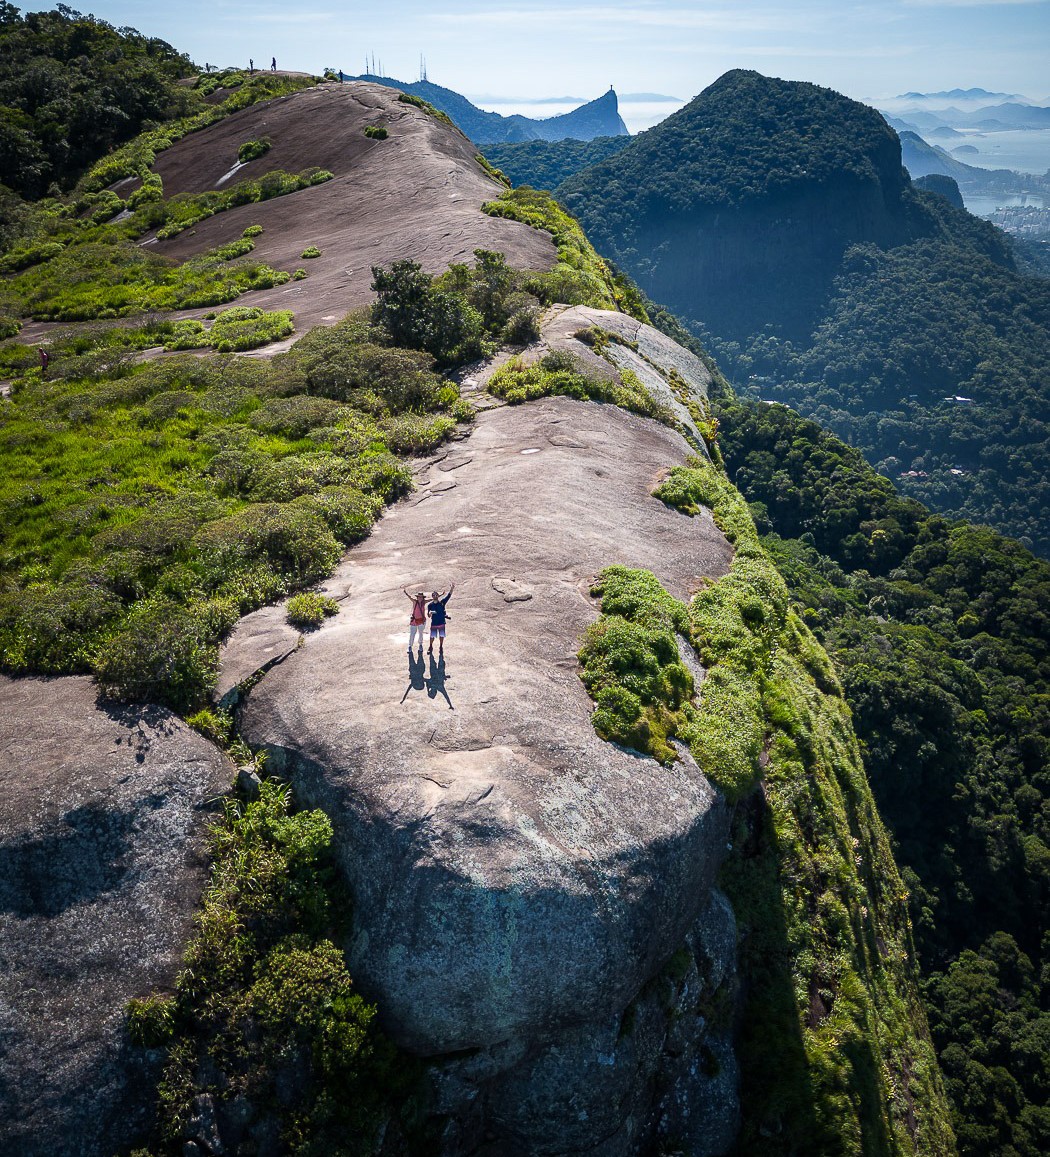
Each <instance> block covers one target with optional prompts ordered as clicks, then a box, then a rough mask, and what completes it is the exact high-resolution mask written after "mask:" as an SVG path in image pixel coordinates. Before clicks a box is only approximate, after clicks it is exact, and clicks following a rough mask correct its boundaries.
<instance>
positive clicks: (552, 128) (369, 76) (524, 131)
mask: <svg viewBox="0 0 1050 1157" xmlns="http://www.w3.org/2000/svg"><path fill="white" fill-rule="evenodd" d="M350 79H351V80H367V81H372V82H373V83H375V84H385V85H386V86H387V87H388V88H396V89H400V90H401V92H407V93H411V94H412V95H413V96H420V97H422V98H423V99H424V100H426V101H429V102H430V103H431V104H432V105H433V106H434V107H435V108H438V109H440V110H441V111H442V112H443V113H445V115H446V116H449V117H451V118H452V120H453V121H455V123H456V125H457V126H458V127H459V128H460V129H462V130H463V132H464V133H466V135H467V136H468V137H470V139H471V140H472V141H474V143H475V144H479V145H481V144H489V143H491V142H494V141H560V140H565V139H566V138H572V139H574V140H579V141H590V140H593V139H594V138H595V137H626V136H629V135H630V134H629V133H628V130H627V126H626V125H625V124H624V123H623V119H622V118H621V116H620V110H619V103H618V102H617V99H616V93H615V92H614V91H613V89H612V88H611V87H610V89H609V91H608V92H607V93H604V94H603V95H602V96H600V97H598V98H597V99H596V100H592V101H589V102H588V103H587V104H583V105H580V107H579V108H575V109H573V110H572V111H571V112H567V113H563V114H562V115H561V116H555V117H544V118H539V119H538V118H533V117H526V116H520V115H515V116H509V117H505V116H501V115H500V114H499V113H495V112H486V111H485V110H484V109H481V108H478V106H477V105H476V104H472V103H471V102H470V101H469V100H467V98H466V97H465V96H463V95H462V94H461V93H458V92H455V91H454V90H453V89H451V88H444V87H443V86H442V85H440V84H434V83H433V82H432V81H429V80H414V81H404V80H397V79H395V78H394V77H392V76H378V75H376V74H374V73H364V74H362V75H361V76H354V77H350Z"/></svg>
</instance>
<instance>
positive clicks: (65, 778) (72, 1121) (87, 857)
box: [0, 678, 232, 1157]
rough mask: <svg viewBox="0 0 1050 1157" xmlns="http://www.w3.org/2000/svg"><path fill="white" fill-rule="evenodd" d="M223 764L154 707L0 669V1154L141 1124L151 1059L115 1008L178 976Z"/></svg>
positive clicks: (81, 1155) (111, 1142)
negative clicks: (103, 698)
mask: <svg viewBox="0 0 1050 1157" xmlns="http://www.w3.org/2000/svg"><path fill="white" fill-rule="evenodd" d="M231 773H232V769H231V768H230V767H229V766H228V765H227V762H226V760H225V758H224V757H223V756H222V755H221V753H220V752H219V751H218V750H217V749H216V748H215V747H213V746H212V745H211V744H210V743H208V742H207V741H206V740H205V739H203V738H202V737H201V736H200V735H198V734H197V733H196V732H194V731H192V730H191V729H190V728H189V727H187V726H186V725H185V724H184V723H183V722H182V721H181V720H179V719H178V718H177V717H175V716H174V715H172V714H171V713H170V712H168V711H166V710H163V709H161V708H158V707H136V708H130V707H120V706H104V705H100V704H99V703H98V702H97V701H96V689H95V687H94V686H93V684H92V682H91V680H90V679H87V678H63V679H17V680H12V679H6V678H0V801H2V803H0V969H2V973H3V990H4V994H5V999H4V1000H3V1001H2V1002H0V1033H2V1038H3V1042H4V1047H3V1050H2V1052H0V1121H2V1122H3V1125H2V1129H0V1132H2V1135H3V1137H4V1140H5V1142H6V1145H5V1146H4V1151H5V1152H8V1153H18V1154H20V1155H21V1157H34V1155H40V1157H44V1155H47V1157H57V1155H59V1154H70V1155H73V1154H76V1155H77V1157H95V1155H97V1157H112V1154H113V1153H115V1152H117V1151H118V1150H119V1149H122V1148H127V1147H128V1146H130V1145H131V1144H133V1143H134V1142H136V1141H137V1140H138V1139H139V1138H140V1137H141V1135H142V1133H143V1131H144V1130H145V1129H146V1128H147V1127H148V1125H149V1119H150V1112H151V1107H152V1103H153V1097H154V1090H155V1087H156V1081H157V1078H158V1076H159V1073H160V1068H161V1064H162V1056H161V1054H160V1053H159V1052H154V1051H150V1050H146V1049H143V1048H138V1047H134V1046H132V1045H131V1044H130V1043H129V1042H128V1040H127V1037H126V1033H125V1029H124V1009H125V1005H126V1004H127V1001H128V1000H129V999H130V998H131V997H135V996H140V997H141V996H145V995H147V994H148V993H150V992H152V991H155V990H158V989H165V988H170V986H171V985H172V984H173V982H174V979H175V975H176V973H177V971H178V968H179V963H180V960H181V956H182V951H183V948H184V946H185V943H186V940H187V937H188V935H189V932H190V928H191V924H192V918H193V913H194V911H195V910H196V908H197V906H198V904H199V901H200V895H201V889H202V886H203V882H204V879H205V871H206V857H205V829H206V826H207V822H208V817H209V813H210V810H211V806H212V804H213V802H214V801H215V799H216V797H217V796H219V795H220V794H221V793H222V792H223V791H225V790H226V788H227V787H228V785H229V781H230V776H231Z"/></svg>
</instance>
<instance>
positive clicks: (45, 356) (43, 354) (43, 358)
mask: <svg viewBox="0 0 1050 1157" xmlns="http://www.w3.org/2000/svg"><path fill="white" fill-rule="evenodd" d="M37 352H38V353H39V354H40V372H41V374H43V376H44V377H45V378H46V377H47V363H48V362H49V361H50V360H51V355H50V354H49V353H48V352H47V350H46V349H43V348H41V349H39V350H38V351H37Z"/></svg>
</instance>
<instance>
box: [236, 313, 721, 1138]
mask: <svg viewBox="0 0 1050 1157" xmlns="http://www.w3.org/2000/svg"><path fill="white" fill-rule="evenodd" d="M587 312H588V314H589V315H590V316H589V317H585V316H581V315H573V316H572V318H571V320H572V325H573V326H574V327H579V326H580V325H582V324H584V323H585V322H589V323H591V324H593V323H594V322H595V321H596V320H602V319H605V320H610V321H611V320H612V319H616V318H619V316H620V315H605V314H602V313H601V312H600V311H587ZM624 320H625V321H627V322H629V324H630V325H631V326H632V327H633V331H634V332H635V333H636V334H637V332H638V331H639V330H640V329H645V330H647V329H649V327H640V326H639V323H637V322H633V321H631V319H624ZM565 321H566V319H565V315H564V313H560V314H559V313H556V315H555V317H554V318H552V321H551V324H550V326H549V327H548V328H547V330H546V333H545V337H546V338H547V341H548V344H549V345H552V346H554V347H555V348H557V346H558V343H559V342H560V341H562V340H563V333H562V330H563V329H564V323H565ZM653 332H654V333H655V331H653ZM641 336H642V337H643V338H644V336H645V335H644V334H642V335H641ZM664 341H665V343H666V346H667V347H673V350H674V351H677V353H676V355H675V356H676V360H675V362H673V363H672V362H667V361H666V358H665V359H663V360H664V362H665V364H666V366H667V368H670V366H671V365H672V364H677V365H678V366H679V367H682V368H686V367H687V366H689V364H690V363H691V362H693V363H695V373H694V375H693V378H692V381H691V382H690V388H691V389H693V390H694V391H695V396H696V397H697V398H698V399H700V398H702V397H703V390H704V388H705V386H706V380H707V371H706V370H705V369H704V368H703V366H702V365H701V364H700V363H699V362H698V361H696V359H692V358H691V355H689V354H687V353H686V352H685V351H682V350H679V349H678V347H675V346H674V343H671V342H666V339H664ZM655 345H656V343H655V342H653V343H650V344H649V345H648V346H646V347H645V348H647V349H648V351H649V354H650V355H656V358H658V357H659V356H660V355H659V351H657V349H656V348H655ZM639 348H642V347H641V346H640V347H639ZM667 352H668V351H667V350H665V353H667ZM656 358H654V364H659V362H656ZM607 368H608V367H607ZM683 381H685V379H683ZM689 453H690V447H689V445H688V444H687V443H686V441H685V439H684V438H683V437H682V436H681V435H680V434H678V433H676V432H674V431H673V430H670V429H668V428H667V427H666V426H663V425H661V424H659V423H657V422H654V421H652V420H650V419H644V418H640V417H636V416H634V415H630V414H626V413H624V412H623V411H621V410H618V409H616V408H614V407H608V406H594V405H593V404H591V403H586V402H577V401H572V400H569V399H557V398H555V399H548V400H544V401H540V402H535V403H532V404H530V405H528V406H523V407H497V408H495V409H491V410H487V411H485V412H483V413H481V414H480V415H479V418H478V421H477V424H476V427H475V429H474V431H473V432H472V433H471V435H470V436H469V438H467V439H466V440H465V441H463V442H461V443H459V444H458V445H456V446H454V448H452V449H451V450H449V451H448V452H446V453H442V454H440V455H438V456H437V457H436V458H434V459H432V460H430V461H428V462H426V463H425V464H423V465H422V467H421V469H420V473H419V476H418V490H417V492H416V494H414V495H413V496H412V497H411V498H410V499H408V500H406V501H405V502H403V503H401V504H399V505H398V506H397V507H395V508H394V509H392V510H391V511H390V512H389V514H388V515H387V516H386V517H385V518H384V520H383V522H382V524H381V526H380V527H379V528H378V529H377V531H376V533H375V534H374V535H373V537H372V539H370V540H369V541H368V542H367V543H365V544H362V545H361V546H359V547H357V548H354V549H353V550H351V552H350V553H349V555H348V556H347V558H346V560H345V562H344V563H343V564H342V565H341V567H340V568H339V570H338V571H337V572H336V574H335V576H334V577H333V579H332V580H330V582H329V584H328V587H329V589H330V590H332V591H333V592H334V593H335V594H337V595H340V596H348V597H346V598H345V599H344V601H343V603H342V608H343V609H342V611H341V613H340V615H339V616H338V617H337V618H336V619H334V620H332V621H331V622H330V623H329V624H327V625H326V626H325V627H323V628H322V629H321V630H320V631H318V632H317V634H316V635H314V636H312V637H310V638H309V639H308V640H306V642H305V645H304V646H303V647H301V648H300V649H298V650H296V651H295V652H294V653H292V654H289V655H288V656H287V657H286V658H285V659H284V660H283V661H282V662H281V663H280V664H279V665H277V666H276V667H274V668H273V669H272V670H271V671H270V672H269V673H268V674H267V675H266V676H265V678H263V680H262V681H261V682H260V683H259V684H258V685H257V686H255V687H254V688H253V689H252V690H251V691H250V692H249V693H248V694H247V696H246V699H245V700H244V701H243V702H242V705H241V709H240V715H239V718H240V727H241V730H242V734H244V736H245V737H246V738H247V739H248V740H249V741H250V742H251V743H252V744H254V745H259V746H262V747H263V748H265V749H266V750H267V751H268V752H269V755H270V762H269V766H270V767H271V768H276V769H278V770H279V771H280V772H281V773H282V774H284V775H287V776H288V777H289V778H290V779H291V781H292V782H293V784H294V786H295V789H296V792H297V794H298V796H299V797H300V798H301V800H302V801H303V802H304V803H306V804H308V805H309V806H314V807H322V808H323V809H324V810H325V811H326V812H327V813H328V814H329V816H330V817H331V818H332V820H333V824H334V826H335V829H336V838H337V841H338V844H339V848H340V859H341V862H342V865H343V870H344V872H345V874H346V877H347V880H348V882H349V883H350V885H351V888H352V891H353V894H354V897H355V910H354V927H353V933H352V936H351V939H350V942H349V944H348V946H347V947H348V952H349V960H350V966H351V971H352V973H353V975H354V977H355V981H356V983H357V984H358V985H359V986H360V988H361V989H362V991H363V992H365V993H366V994H367V995H368V996H370V997H372V998H373V999H375V1000H376V1001H377V1003H378V1005H379V1007H380V1009H381V1014H380V1015H381V1017H382V1020H383V1023H384V1027H385V1028H386V1029H387V1031H388V1032H390V1033H391V1035H392V1036H393V1037H394V1038H395V1040H397V1041H398V1042H399V1043H400V1044H401V1045H402V1046H403V1047H406V1048H408V1049H409V1050H410V1051H412V1052H414V1053H416V1054H418V1055H420V1056H423V1057H426V1058H429V1059H431V1060H433V1061H436V1062H439V1064H438V1065H437V1067H436V1068H435V1069H434V1070H433V1085H434V1097H435V1108H436V1111H438V1112H439V1113H441V1114H442V1115H446V1116H447V1117H448V1118H449V1124H448V1130H447V1133H446V1144H445V1148H446V1151H447V1152H448V1153H457V1152H461V1151H462V1152H467V1151H473V1146H474V1145H475V1144H477V1143H478V1142H479V1141H480V1140H483V1139H484V1138H485V1137H486V1136H487V1137H489V1138H490V1140H491V1144H492V1146H494V1147H493V1148H491V1152H493V1153H497V1152H498V1153H508V1154H509V1153H550V1154H557V1153H570V1152H577V1151H580V1150H583V1149H586V1150H588V1151H592V1152H595V1153H601V1154H609V1155H614V1154H616V1155H618V1154H624V1155H626V1154H629V1153H633V1152H636V1151H637V1147H638V1145H639V1144H640V1143H641V1142H642V1140H643V1139H645V1138H651V1137H653V1136H655V1135H657V1134H658V1133H659V1132H660V1130H661V1129H662V1130H664V1131H665V1132H667V1133H668V1134H674V1135H682V1136H685V1135H688V1136H690V1137H695V1138H696V1142H695V1145H694V1147H693V1148H692V1149H691V1150H690V1151H691V1152H694V1153H696V1154H700V1153H708V1152H710V1153H718V1152H723V1151H724V1150H725V1148H726V1147H727V1145H728V1143H729V1141H730V1140H731V1138H732V1136H733V1134H734V1131H735V1124H736V1091H735V1078H734V1074H735V1066H734V1063H733V1061H732V1050H731V1048H730V1046H729V1043H728V1040H729V1038H728V1036H727V1035H726V1034H727V1029H728V1025H727V1024H722V1025H721V1026H720V1027H718V1028H717V1029H711V1028H710V1027H709V1026H708V1023H707V1020H706V1019H705V1015H704V1014H705V1013H709V1011H710V1007H709V1006H710V1005H711V1004H712V1002H714V1001H715V994H716V993H717V992H719V990H721V989H723V988H724V987H725V986H726V985H727V984H729V983H731V978H732V975H733V972H734V959H735V932H734V922H733V918H732V913H731V911H730V910H729V909H728V906H727V905H726V903H725V901H724V900H723V899H721V898H720V897H719V896H718V893H717V892H715V891H713V888H712V885H713V882H714V877H715V874H716V872H717V870H718V867H719V865H720V863H721V861H722V858H723V856H724V854H725V850H726V836H727V831H728V822H729V810H728V808H727V807H726V805H725V803H724V801H723V800H722V799H721V798H720V797H719V795H718V794H717V793H716V792H715V791H714V790H713V789H712V788H711V786H710V785H709V784H708V782H707V780H706V778H705V777H704V775H703V774H702V773H701V771H700V769H699V768H698V767H697V766H696V764H695V763H694V762H693V760H692V759H691V757H689V755H688V753H687V752H686V751H685V750H684V749H682V758H681V759H680V761H679V762H677V763H675V764H674V765H673V766H671V767H661V766H660V765H659V764H657V763H656V762H655V761H654V760H652V759H649V758H643V757H641V756H639V755H637V754H636V753H632V752H628V751H625V750H620V749H618V748H616V747H614V746H612V745H610V744H607V743H604V742H603V741H602V740H600V739H599V738H598V737H597V735H596V734H595V732H594V729H593V727H592V725H591V721H590V714H591V710H592V704H591V701H590V699H589V698H588V696H587V694H586V692H585V691H584V689H583V686H582V684H581V683H580V680H579V676H578V673H577V670H578V664H577V660H576V649H577V647H578V646H579V641H580V638H581V636H582V633H583V631H584V629H585V628H586V627H587V625H588V624H589V623H591V622H592V621H593V620H594V619H595V617H596V614H597V611H596V608H595V606H594V605H593V603H592V601H591V599H590V597H589V588H590V584H591V581H592V579H593V577H594V576H595V575H596V574H597V572H598V571H599V570H600V569H602V567H604V566H606V565H609V564H611V563H623V564H626V565H628V566H635V567H646V568H648V569H651V570H653V571H654V573H656V574H657V575H658V577H660V579H661V581H662V582H663V583H664V584H665V586H666V587H667V589H669V590H671V591H672V592H674V593H676V594H677V595H678V596H679V597H682V598H687V597H688V596H689V594H690V593H691V592H692V591H694V590H695V589H697V588H698V587H699V586H700V585H701V584H702V582H703V581H704V580H705V578H716V577H717V576H719V575H721V574H724V573H725V571H726V569H727V567H728V565H729V561H730V559H731V557H732V548H731V547H730V545H729V543H728V542H727V541H726V539H725V537H724V536H723V535H722V533H721V532H720V531H719V530H718V529H717V528H716V527H715V526H714V523H713V522H712V521H711V519H710V516H707V517H701V518H699V519H691V518H689V517H687V516H685V515H682V514H680V513H678V512H676V511H674V510H672V509H670V508H668V507H667V506H665V505H664V504H663V503H661V502H659V501H658V500H657V499H655V498H654V497H652V494H651V491H652V489H653V487H654V485H655V483H656V481H657V480H658V479H659V478H660V477H661V476H662V474H663V473H664V472H666V470H667V469H668V468H669V467H671V466H673V465H676V464H679V463H681V462H682V461H684V460H685V458H686V457H687V456H688V454H689ZM453 581H454V582H455V583H456V587H455V591H454V594H453V597H452V600H451V601H450V603H449V609H450V612H451V617H450V623H449V628H448V636H449V637H448V640H447V649H446V651H445V654H444V657H443V658H442V657H439V656H438V654H437V653H435V654H434V655H429V654H428V655H424V653H423V652H422V651H420V652H419V653H414V652H409V653H408V654H407V655H406V644H407V641H408V626H407V619H408V609H409V603H408V601H407V600H406V599H405V597H404V595H403V594H402V588H403V587H404V586H406V585H407V586H411V587H412V589H417V588H423V589H431V588H435V587H441V588H442V589H447V587H448V585H450V584H451V583H452V582H453ZM258 624H259V625H258V630H256V629H254V624H253V623H252V620H251V619H249V620H245V622H244V623H242V625H241V627H240V628H239V629H238V632H237V633H236V634H235V635H234V638H233V639H232V640H231V643H230V645H229V647H228V648H227V652H226V655H225V656H224V665H226V666H229V665H234V666H236V668H237V669H238V670H239V671H241V672H244V671H248V670H251V669H252V667H253V663H252V662H251V659H250V656H251V655H252V654H257V655H258V663H257V665H258V666H262V665H264V664H265V663H266V662H267V661H268V660H269V659H270V658H271V657H272V654H273V650H272V647H273V638H272V635H271V633H270V628H269V624H268V621H267V618H266V616H265V615H261V616H260V617H259V619H258ZM683 645H684V644H683ZM691 661H692V663H693V665H694V666H697V664H696V659H695V656H693V657H692V660H691ZM698 674H700V675H702V672H699V671H698ZM716 1055H717V1056H719V1057H721V1058H722V1062H723V1063H721V1064H716V1063H714V1062H713V1060H712V1058H714V1057H715V1056H716ZM486 1151H488V1150H486Z"/></svg>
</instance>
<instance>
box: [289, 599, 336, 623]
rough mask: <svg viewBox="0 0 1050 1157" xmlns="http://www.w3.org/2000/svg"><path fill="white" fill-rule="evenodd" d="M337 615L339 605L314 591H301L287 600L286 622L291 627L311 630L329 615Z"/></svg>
mask: <svg viewBox="0 0 1050 1157" xmlns="http://www.w3.org/2000/svg"><path fill="white" fill-rule="evenodd" d="M337 614H339V604H338V603H337V602H336V601H335V599H332V598H329V597H328V596H327V595H321V594H318V593H317V592H316V591H303V593H302V594H301V595H293V596H292V597H291V598H290V599H289V600H288V607H287V616H288V622H289V623H291V624H292V626H293V627H302V628H303V629H304V630H312V629H314V628H316V627H319V626H320V625H321V624H322V623H323V622H324V621H325V619H327V618H329V617H330V616H331V615H337Z"/></svg>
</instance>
